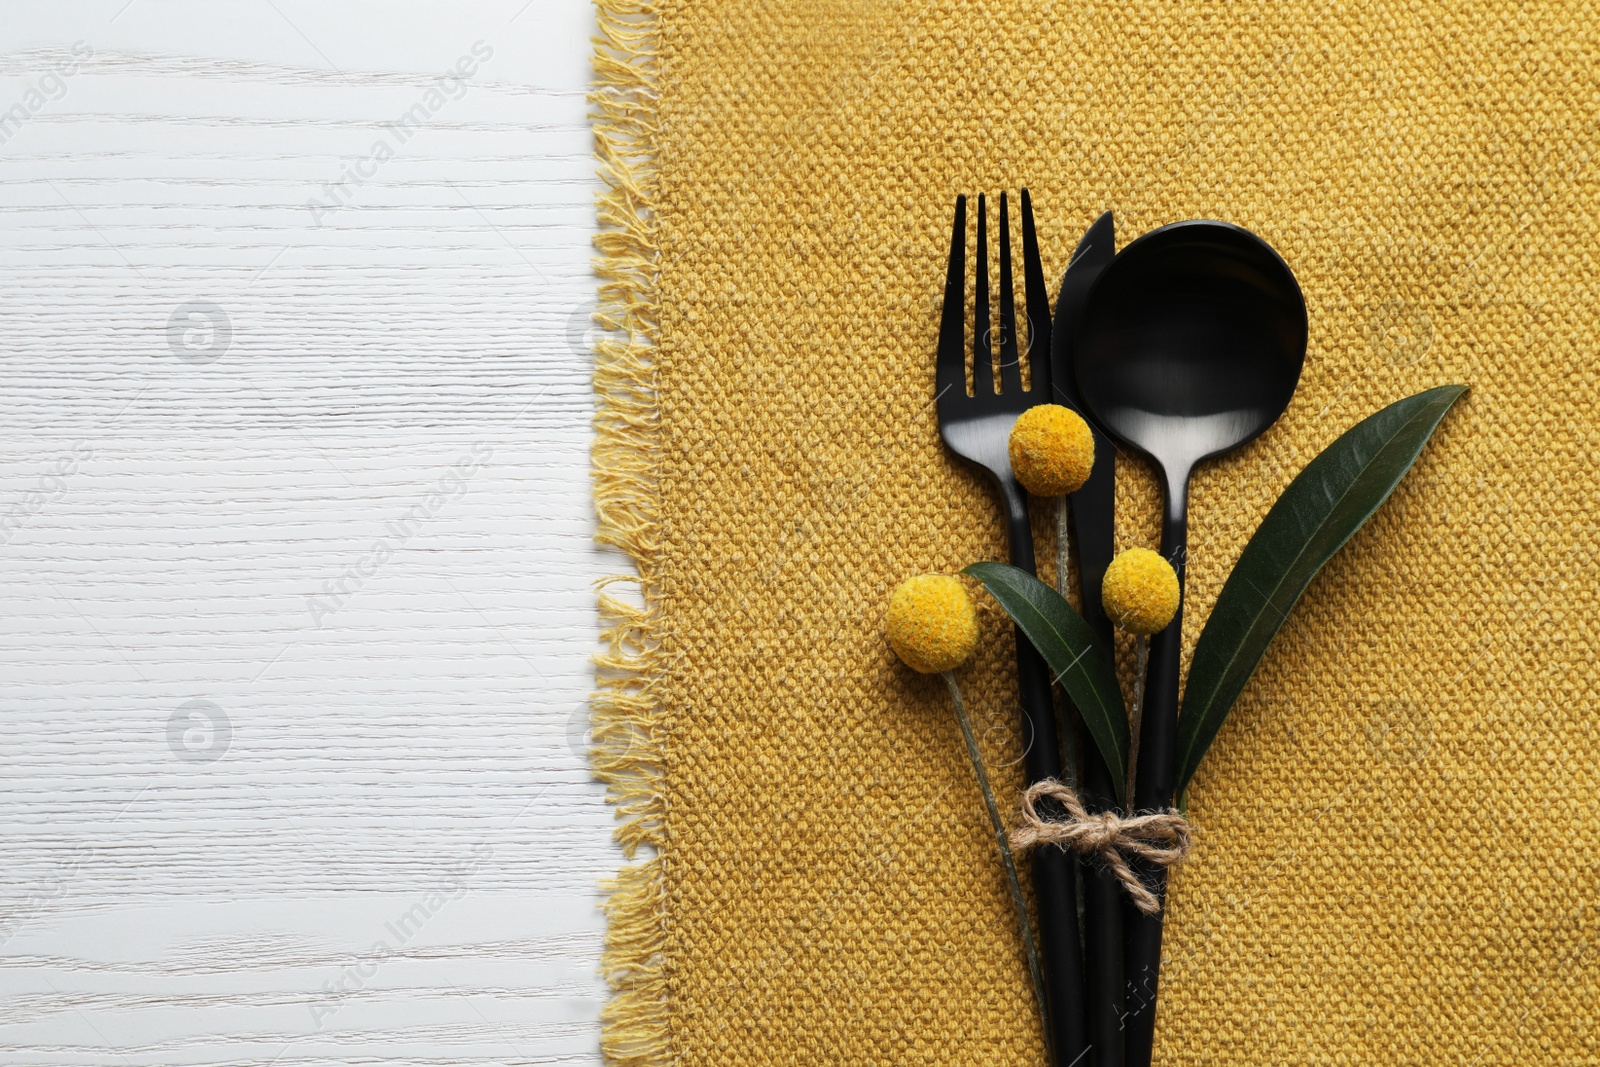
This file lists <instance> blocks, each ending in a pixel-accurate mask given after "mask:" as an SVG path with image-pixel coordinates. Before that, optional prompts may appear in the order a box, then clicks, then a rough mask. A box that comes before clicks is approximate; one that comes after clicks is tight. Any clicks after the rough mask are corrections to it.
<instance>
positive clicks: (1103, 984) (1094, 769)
mask: <svg viewBox="0 0 1600 1067" xmlns="http://www.w3.org/2000/svg"><path fill="white" fill-rule="evenodd" d="M1115 255H1116V224H1115V222H1114V221H1113V219H1112V215H1111V212H1109V211H1107V212H1106V213H1105V214H1103V215H1101V216H1100V217H1099V218H1098V219H1096V220H1095V222H1094V225H1092V226H1090V227H1089V229H1088V231H1087V232H1086V233H1085V234H1084V235H1083V240H1081V241H1079V242H1078V247H1077V250H1076V251H1074V252H1073V254H1072V260H1071V262H1070V263H1068V265H1067V269H1066V273H1065V274H1063V275H1062V278H1061V295H1060V296H1059V297H1058V298H1057V300H1056V314H1055V322H1054V323H1053V324H1052V329H1051V338H1050V341H1051V344H1050V363H1051V368H1050V370H1051V373H1050V379H1051V388H1052V392H1053V394H1054V396H1053V399H1054V401H1055V403H1058V404H1062V405H1064V406H1066V407H1069V408H1071V409H1073V410H1074V411H1076V412H1078V413H1079V414H1080V415H1082V416H1083V417H1084V419H1085V420H1086V421H1087V422H1088V423H1089V428H1090V430H1091V431H1092V432H1093V434H1094V466H1093V467H1092V468H1091V469H1090V474H1089V480H1088V481H1086V482H1085V483H1084V484H1083V487H1082V488H1081V489H1079V490H1078V491H1077V492H1076V493H1073V494H1072V495H1071V497H1070V498H1069V499H1070V507H1071V512H1072V515H1071V521H1072V547H1073V548H1074V549H1076V550H1077V557H1078V578H1079V592H1080V594H1081V596H1080V601H1081V603H1082V605H1083V617H1084V619H1085V621H1087V622H1088V623H1089V626H1090V627H1091V628H1092V629H1093V630H1094V632H1095V634H1096V636H1097V637H1098V638H1099V639H1100V642H1101V644H1102V646H1103V647H1104V648H1105V649H1106V650H1107V651H1108V652H1109V651H1110V650H1111V648H1112V637H1111V620H1110V619H1108V618H1107V617H1106V613H1105V609H1104V608H1103V607H1102V606H1101V604H1100V583H1101V581H1102V580H1103V579H1104V578H1105V573H1106V568H1107V567H1109V566H1110V565H1111V556H1112V551H1113V549H1114V547H1115V534H1116V523H1115V520H1116V472H1115V468H1116V464H1115V459H1116V450H1115V448H1114V446H1113V445H1112V443H1111V439H1110V438H1109V437H1107V436H1106V434H1105V431H1103V430H1101V429H1100V427H1098V426H1096V425H1095V423H1094V420H1093V419H1092V418H1090V417H1089V414H1088V412H1086V411H1085V410H1084V409H1083V404H1082V403H1081V402H1080V400H1079V398H1078V386H1077V379H1076V378H1075V376H1074V375H1073V370H1072V338H1073V333H1074V331H1075V330H1076V328H1077V324H1078V318H1079V316H1080V314H1081V313H1082V310H1083V306H1084V303H1085V301H1086V300H1087V299H1088V296H1089V290H1090V288H1091V287H1092V286H1093V285H1094V281H1095V279H1096V278H1098V277H1099V276H1100V272H1101V271H1102V270H1104V269H1105V267H1106V265H1107V264H1108V263H1110V262H1111V260H1112V257H1113V256H1115ZM1069 728H1075V724H1074V726H1073V727H1069ZM1079 735H1080V736H1083V732H1082V731H1079ZM1078 747H1079V749H1080V750H1081V751H1082V752H1083V779H1082V785H1083V793H1084V798H1083V799H1084V803H1085V804H1086V805H1087V806H1088V808H1089V810H1090V811H1104V810H1106V809H1107V808H1110V807H1113V806H1114V805H1115V798H1116V789H1115V786H1114V785H1113V783H1112V780H1111V773H1110V771H1109V770H1108V769H1107V768H1106V765H1105V761H1104V760H1102V759H1101V758H1100V753H1099V752H1098V751H1096V749H1095V747H1094V744H1093V743H1092V742H1089V743H1085V744H1081V745H1079V746H1078ZM1082 869H1083V887H1084V894H1083V903H1084V957H1085V959H1084V965H1085V966H1084V970H1085V974H1084V979H1085V981H1084V1022H1085V1029H1086V1030H1087V1036H1088V1040H1089V1063H1090V1065H1091V1067H1122V1060H1123V1036H1122V1025H1123V1021H1122V1009H1123V1004H1124V1002H1125V992H1124V989H1123V982H1124V978H1123V962H1122V961H1123V944H1122V889H1121V887H1120V886H1119V885H1118V884H1117V880H1116V878H1115V877H1114V876H1112V875H1111V874H1110V873H1109V872H1107V871H1105V870H1103V869H1100V868H1099V867H1097V866H1095V865H1093V864H1084V865H1083V868H1082Z"/></svg>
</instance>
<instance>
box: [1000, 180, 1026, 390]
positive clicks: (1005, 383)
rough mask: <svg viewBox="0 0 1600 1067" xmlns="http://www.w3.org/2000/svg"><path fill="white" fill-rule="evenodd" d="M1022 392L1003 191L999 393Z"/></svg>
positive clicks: (1015, 304)
mask: <svg viewBox="0 0 1600 1067" xmlns="http://www.w3.org/2000/svg"><path fill="white" fill-rule="evenodd" d="M1021 391H1022V365H1021V364H1020V363H1018V362H1017V294H1016V287H1015V286H1014V285H1013V284H1012V282H1011V217H1010V212H1009V211H1008V209H1007V205H1006V194H1005V193H1004V192H1002V193H1001V194H1000V392H1001V393H1008V394H1012V395H1015V394H1017V393H1019V392H1021Z"/></svg>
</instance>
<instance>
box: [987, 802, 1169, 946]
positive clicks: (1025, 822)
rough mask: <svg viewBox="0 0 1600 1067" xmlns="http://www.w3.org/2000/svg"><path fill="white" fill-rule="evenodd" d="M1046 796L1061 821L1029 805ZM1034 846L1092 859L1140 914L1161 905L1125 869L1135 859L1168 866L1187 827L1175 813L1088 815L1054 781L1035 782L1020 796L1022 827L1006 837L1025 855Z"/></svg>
mask: <svg viewBox="0 0 1600 1067" xmlns="http://www.w3.org/2000/svg"><path fill="white" fill-rule="evenodd" d="M1041 797H1047V798H1049V799H1051V800H1054V801H1055V802H1056V803H1058V804H1060V805H1061V809H1062V811H1063V812H1065V814H1066V818H1065V819H1062V820H1060V821H1056V820H1053V819H1044V818H1041V817H1040V815H1039V813H1038V811H1037V810H1036V809H1035V805H1036V804H1037V803H1038V801H1039V799H1040V798H1041ZM1036 845H1060V846H1061V847H1062V848H1065V849H1069V850H1070V851H1073V852H1077V853H1079V854H1081V855H1084V856H1096V857H1098V858H1099V859H1100V862H1102V863H1104V864H1105V865H1106V869H1107V870H1109V871H1110V872H1111V873H1112V874H1114V875H1116V877H1117V880H1118V881H1119V882H1121V883H1122V888H1124V889H1126V890H1127V891H1128V896H1129V897H1131V898H1132V900H1133V906H1134V907H1136V908H1138V909H1139V910H1140V911H1141V912H1143V913H1144V914H1146V915H1155V914H1156V913H1158V912H1159V911H1160V910H1161V901H1160V900H1159V899H1158V898H1157V897H1156V895H1155V894H1154V893H1152V892H1150V890H1149V888H1148V887H1146V885H1145V884H1144V882H1143V881H1142V880H1141V879H1140V878H1139V876H1138V875H1137V874H1135V873H1134V870H1133V868H1132V867H1130V866H1129V865H1128V858H1129V857H1130V856H1131V857H1135V858H1137V859H1141V860H1144V861H1145V862H1146V863H1150V864H1153V865H1155V866H1157V867H1171V866H1172V865H1173V864H1175V863H1178V862H1179V861H1181V860H1182V859H1183V858H1184V857H1185V856H1187V855H1188V854H1189V823H1188V821H1187V820H1186V819H1184V817H1183V816H1182V815H1179V814H1178V813H1177V811H1175V810H1173V809H1171V808H1168V809H1167V810H1166V811H1153V812H1147V813H1146V814H1143V815H1118V814H1117V813H1116V812H1114V811H1101V812H1095V813H1092V814H1091V813H1090V812H1089V810H1088V809H1086V808H1085V807H1084V806H1083V802H1082V801H1081V800H1079V799H1078V794H1077V793H1075V792H1073V791H1072V787H1071V786H1068V785H1067V784H1066V783H1064V782H1058V781H1056V780H1055V779H1054V778H1046V779H1045V780H1044V781H1042V782H1035V783H1034V784H1033V785H1031V786H1029V787H1028V790H1027V792H1025V793H1023V794H1022V826H1021V827H1020V828H1019V829H1017V830H1016V831H1014V832H1013V833H1012V834H1011V847H1012V848H1014V849H1016V850H1018V851H1019V852H1020V851H1026V850H1027V849H1030V848H1033V847H1034V846H1036Z"/></svg>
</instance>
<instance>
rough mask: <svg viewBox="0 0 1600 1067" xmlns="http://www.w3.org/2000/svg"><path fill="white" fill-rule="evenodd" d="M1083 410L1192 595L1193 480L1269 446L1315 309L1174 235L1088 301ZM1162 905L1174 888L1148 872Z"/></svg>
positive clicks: (1271, 278)
mask: <svg viewBox="0 0 1600 1067" xmlns="http://www.w3.org/2000/svg"><path fill="white" fill-rule="evenodd" d="M1072 351H1073V365H1074V369H1075V370H1076V374H1077V379H1078V391H1079V393H1080V395H1081V396H1082V399H1083V403H1084V406H1085V407H1086V408H1088V409H1089V411H1090V412H1091V413H1092V414H1093V415H1094V417H1095V420H1096V421H1097V422H1098V423H1099V424H1100V426H1102V427H1103V428H1105V430H1106V431H1107V432H1109V433H1110V434H1111V436H1112V437H1114V438H1116V439H1117V440H1118V441H1120V442H1122V443H1123V444H1125V445H1127V446H1128V447H1130V448H1132V449H1135V450H1136V451H1139V452H1142V453H1144V454H1145V455H1146V456H1148V457H1149V458H1150V459H1151V460H1152V461H1153V462H1154V463H1155V465H1156V467H1157V469H1158V470H1159V471H1160V472H1161V480H1162V483H1163V484H1162V488H1163V491H1164V494H1165V497H1166V507H1165V509H1164V511H1163V515H1162V520H1161V553H1162V555H1164V556H1166V557H1167V559H1168V560H1169V561H1170V562H1171V563H1172V566H1173V568H1174V569H1175V570H1176V571H1177V572H1178V585H1179V588H1180V589H1182V587H1183V576H1184V564H1185V562H1186V558H1187V554H1188V503H1189V474H1190V472H1191V471H1193V470H1194V467H1195V464H1197V463H1199V462H1200V461H1201V460H1204V459H1209V458H1211V457H1213V456H1219V455H1222V454H1223V453H1225V452H1229V451H1232V450H1233V449H1235V448H1238V447H1239V446H1240V445H1242V444H1244V443H1245V442H1246V441H1249V440H1251V439H1252V438H1254V437H1257V436H1258V435H1260V434H1261V433H1262V432H1263V431H1265V430H1266V429H1267V427H1269V426H1271V425H1272V424H1273V423H1274V422H1276V421H1277V418H1278V416H1279V415H1281V414H1283V411H1284V409H1285V408H1286V407H1288V406H1289V399H1290V398H1291V397H1292V396H1294V390H1295V385H1296V384H1297V383H1298V382H1299V380H1300V368H1301V366H1302V365H1303V364H1304V363H1305V355H1306V304H1305V298H1304V297H1303V296H1302V295H1301V294H1300V286H1299V285H1298V284H1297V283H1296V282H1295V280H1294V274H1293V272H1291V271H1290V270H1289V267H1288V264H1286V263H1284V261H1283V259H1282V257H1280V256H1279V255H1278V253H1277V252H1275V251H1273V249H1272V246H1271V245H1269V244H1267V243H1266V242H1265V241H1263V240H1262V239H1261V238H1259V237H1257V236H1256V235H1255V234H1253V233H1251V232H1250V231H1248V230H1245V229H1241V228H1240V227H1238V226H1233V225H1230V224H1228V223H1225V222H1206V221H1194V222H1177V223H1173V224H1172V225H1170V226H1163V227H1161V228H1160V229H1158V230H1152V231H1150V232H1149V233H1147V234H1145V235H1144V236H1142V237H1140V238H1139V239H1138V240H1137V241H1134V242H1133V243H1132V244H1130V245H1128V246H1127V247H1126V248H1124V249H1123V250H1122V252H1121V254H1119V255H1118V256H1117V257H1116V259H1114V260H1113V261H1112V262H1111V264H1110V265H1109V266H1107V267H1106V269H1105V270H1104V271H1103V272H1102V273H1101V275H1100V277H1099V278H1098V279H1097V280H1096V281H1095V284H1094V288H1093V289H1091V290H1090V291H1089V296H1088V299H1087V301H1086V303H1085V306H1084V309H1083V314H1082V317H1081V318H1080V319H1079V320H1078V328H1077V335H1076V337H1075V338H1074V341H1073V346H1072ZM1182 649H1183V609H1182V607H1181V606H1180V607H1179V609H1178V614H1177V616H1176V617H1175V618H1174V619H1173V620H1172V623H1171V624H1170V625H1169V626H1168V627H1167V628H1166V629H1165V630H1162V631H1161V632H1160V633H1158V634H1156V635H1155V636H1154V637H1153V638H1152V639H1151V642H1150V674H1149V681H1148V684H1147V686H1146V689H1145V700H1144V709H1145V710H1144V717H1143V721H1142V724H1141V734H1140V736H1141V741H1140V743H1139V752H1138V755H1137V768H1136V774H1137V778H1136V781H1135V787H1134V796H1133V805H1134V807H1135V808H1136V809H1137V810H1140V811H1145V810H1151V809H1158V808H1166V807H1168V806H1170V805H1171V804H1172V791H1173V787H1174V786H1175V784H1176V783H1175V782H1174V780H1173V778H1174V775H1175V767H1174V758H1175V745H1176V741H1177V728H1178V661H1179V657H1180V655H1181V653H1182ZM1143 874H1144V875H1145V877H1146V880H1147V881H1149V882H1150V883H1152V885H1153V887H1154V888H1155V889H1156V892H1157V894H1158V895H1159V896H1161V897H1162V898H1163V899H1165V896H1166V875H1165V873H1164V872H1163V871H1159V870H1145V871H1144V872H1143ZM1123 921H1124V930H1125V937H1126V944H1127V953H1126V960H1125V968H1126V981H1127V1007H1126V1010H1127V1012H1128V1016H1127V1024H1128V1026H1127V1031H1126V1048H1127V1067H1148V1065H1149V1063H1150V1057H1151V1053H1152V1047H1153V1044H1154V1038H1155V1022H1156V986H1157V979H1158V977H1159V972H1160V966H1161V916H1160V915H1156V916H1153V917H1147V916H1145V915H1143V914H1141V913H1140V912H1139V911H1137V910H1136V909H1135V908H1133V907H1132V906H1131V905H1129V906H1128V907H1127V908H1126V909H1125V913H1124V920H1123Z"/></svg>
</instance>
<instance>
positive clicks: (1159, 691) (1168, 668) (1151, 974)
mask: <svg viewBox="0 0 1600 1067" xmlns="http://www.w3.org/2000/svg"><path fill="white" fill-rule="evenodd" d="M1188 482H1189V478H1188V472H1187V471H1185V472H1183V476H1182V477H1173V476H1169V477H1168V478H1167V493H1166V496H1167V509H1166V515H1165V516H1164V517H1163V519H1162V522H1161V554H1162V555H1163V556H1165V557H1166V558H1167V562H1169V563H1171V564H1172V569H1173V570H1175V571H1177V572H1178V593H1179V601H1178V611H1177V614H1176V615H1174V616H1173V617H1172V622H1171V623H1169V624H1168V625H1167V628H1166V629H1165V630H1162V631H1161V632H1160V633H1158V634H1156V635H1154V636H1153V637H1151V638H1150V673H1149V675H1148V681H1147V682H1146V686H1145V700H1144V718H1143V720H1142V722H1141V725H1140V735H1141V736H1140V742H1139V755H1138V768H1137V772H1136V773H1137V778H1136V779H1135V782H1134V791H1133V797H1134V806H1135V807H1136V809H1137V810H1139V811H1151V810H1157V809H1161V808H1167V807H1170V806H1171V804H1172V792H1173V789H1174V788H1175V787H1176V785H1177V782H1176V781H1175V778H1176V774H1177V766H1176V763H1177V741H1178V666H1179V661H1180V659H1181V658H1182V655H1183V600H1182V594H1183V576H1184V564H1185V563H1186V562H1187V559H1188V554H1189V521H1188V511H1189V500H1188V496H1189V494H1188ZM1137 869H1138V871H1139V874H1140V877H1142V878H1143V879H1144V882H1145V884H1146V885H1148V886H1150V887H1151V889H1153V890H1154V891H1155V894H1156V896H1157V897H1159V898H1160V899H1161V901H1162V903H1163V904H1165V902H1166V897H1167V873H1166V870H1165V868H1159V867H1150V866H1147V865H1143V864H1141V865H1138V868H1137ZM1164 914H1165V911H1164V910H1163V911H1161V912H1157V913H1156V914H1155V915H1145V914H1143V913H1142V912H1140V911H1139V909H1137V908H1135V907H1133V905H1132V903H1131V902H1130V903H1128V904H1127V905H1126V906H1125V907H1124V909H1123V930H1124V937H1125V938H1126V945H1127V954H1126V961H1125V966H1126V971H1127V983H1128V984H1127V1011H1128V1030H1127V1067H1150V1059H1151V1056H1152V1054H1153V1052H1154V1046H1155V1031H1156V991H1157V986H1158V982H1159V979H1160V977H1161V919H1162V916H1163V915H1164Z"/></svg>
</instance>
